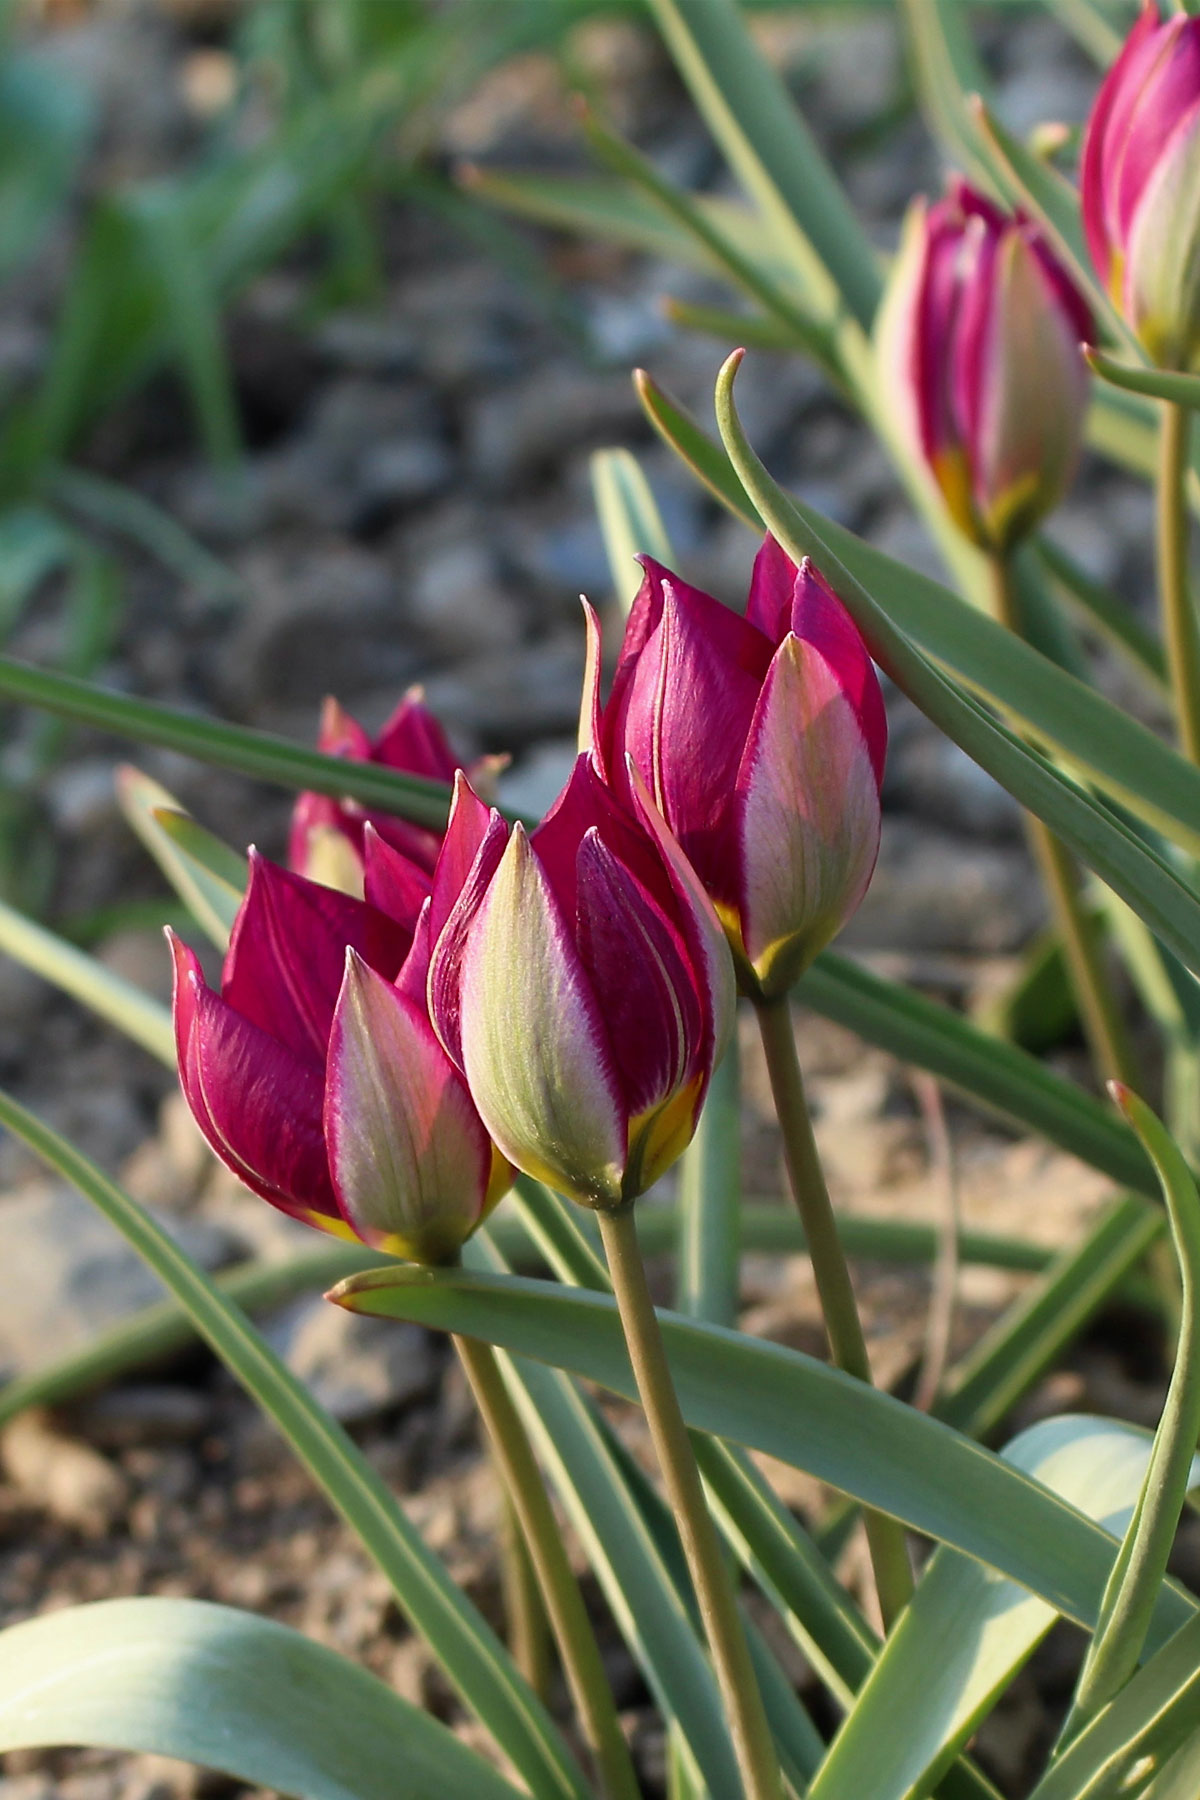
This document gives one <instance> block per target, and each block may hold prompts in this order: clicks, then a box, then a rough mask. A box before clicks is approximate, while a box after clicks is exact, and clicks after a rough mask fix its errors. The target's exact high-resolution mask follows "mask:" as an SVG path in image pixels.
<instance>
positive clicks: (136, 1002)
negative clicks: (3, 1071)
mask: <svg viewBox="0 0 1200 1800" xmlns="http://www.w3.org/2000/svg"><path fill="white" fill-rule="evenodd" d="M0 951H3V952H4V953H5V955H7V956H11V957H12V958H13V960H14V961H15V962H19V963H20V964H21V965H22V967H24V968H26V969H32V970H33V972H34V973H35V974H36V975H41V976H44V977H45V979H46V980H47V981H51V982H53V983H54V985H55V987H57V988H61V989H62V991H63V992H64V993H66V994H70V995H71V996H72V998H73V999H76V1000H78V1001H79V1002H80V1004H81V1005H83V1006H86V1007H88V1008H89V1010H90V1011H92V1012H94V1013H97V1014H98V1015H99V1016H100V1017H101V1018H102V1019H107V1020H108V1021H109V1023H110V1024H113V1025H115V1026H116V1027H117V1028H118V1030H120V1031H123V1032H124V1033H125V1035H126V1036H127V1037H131V1038H132V1039H133V1041H134V1042H135V1043H136V1044H140V1045H141V1046H142V1048H143V1050H148V1051H149V1052H150V1054H151V1056H156V1057H157V1058H158V1059H159V1061H160V1062H165V1063H166V1064H167V1065H168V1066H169V1067H170V1068H174V1067H175V1036H174V1033H173V1031H172V1029H171V1015H170V1013H169V1012H168V1011H167V1009H166V1008H165V1007H164V1006H161V1005H160V1004H159V1002H158V1001H157V1000H152V999H151V998H150V997H149V995H148V994H144V993H143V992H142V990H141V988H139V987H135V986H134V984H133V983H132V982H131V981H126V979H125V977H124V976H123V975H118V974H116V973H115V972H114V971H113V970H111V969H106V968H105V966H104V964H103V963H100V962H97V961H96V959H95V957H93V956H88V955H86V953H85V952H84V951H82V950H77V949H76V948H75V946H74V944H68V943H67V942H66V940H65V939H64V938H60V937H56V936H55V934H54V933H53V932H52V931H47V930H46V928H45V927H44V926H42V925H38V924H35V922H34V921H33V920H32V919H27V918H26V917H25V915H24V913H19V912H18V911H17V910H16V908H15V907H12V906H6V905H5V904H4V902H3V901H0Z"/></svg>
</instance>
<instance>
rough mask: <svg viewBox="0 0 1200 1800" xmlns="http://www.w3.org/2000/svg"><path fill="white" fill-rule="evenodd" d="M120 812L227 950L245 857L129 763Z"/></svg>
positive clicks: (121, 778) (120, 787) (121, 777)
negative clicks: (206, 829)
mask: <svg viewBox="0 0 1200 1800" xmlns="http://www.w3.org/2000/svg"><path fill="white" fill-rule="evenodd" d="M117 796H118V798H119V800H120V802H121V811H122V812H123V813H124V814H125V817H126V819H127V820H128V822H129V824H130V825H131V826H132V828H133V830H134V832H135V833H136V835H137V836H138V837H139V838H140V839H141V842H142V843H143V844H144V846H145V847H146V849H147V850H148V851H149V852H150V855H151V856H152V857H153V858H154V860H155V862H156V863H157V864H158V866H159V868H160V869H161V870H162V872H163V874H164V875H165V876H166V878H167V880H168V881H169V882H170V883H171V886H172V887H173V888H174V889H175V892H176V893H177V894H178V895H179V897H180V899H181V900H182V901H183V903H184V905H185V906H187V907H188V908H189V909H190V911H191V913H192V915H193V917H194V918H195V920H196V923H197V924H198V925H199V926H200V927H201V929H202V930H203V931H205V932H206V933H207V934H208V936H209V937H210V938H211V939H212V941H213V943H214V944H216V946H217V948H218V949H220V950H224V949H226V948H228V945H229V934H230V932H231V931H232V930H233V921H234V918H235V917H236V915H237V910H238V907H239V906H240V905H241V903H242V895H243V893H244V892H245V888H246V859H245V857H244V856H238V855H237V853H236V852H235V851H233V850H230V849H229V847H228V845H226V844H223V843H222V842H221V840H220V838H217V837H214V836H213V835H212V833H211V832H208V831H205V829H204V827H203V826H202V825H198V824H197V823H196V821H195V819H193V818H192V817H191V815H190V814H189V813H188V812H187V811H186V810H185V808H184V807H182V806H181V805H180V803H179V801H178V800H176V799H175V797H174V795H173V794H171V793H168V791H167V789H166V788H165V787H163V786H162V785H161V784H160V783H159V782H157V781H155V780H154V779H153V777H152V776H150V775H145V774H143V773H142V771H141V770H140V769H135V768H132V767H130V765H129V764H128V763H127V764H125V765H124V767H123V768H121V769H120V770H119V771H118V775H117Z"/></svg>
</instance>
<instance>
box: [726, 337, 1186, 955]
mask: <svg viewBox="0 0 1200 1800" xmlns="http://www.w3.org/2000/svg"><path fill="white" fill-rule="evenodd" d="M737 360H738V359H737V358H736V357H731V358H730V360H729V362H728V363H727V364H726V366H725V369H724V370H723V371H722V374H721V378H720V381H719V384H718V400H717V404H718V416H719V419H720V423H721V427H722V431H723V433H724V434H725V435H726V437H727V440H728V448H729V451H730V456H731V458H732V459H733V461H734V464H735V467H736V468H737V469H738V473H739V476H740V478H741V479H742V480H743V482H744V483H745V485H746V487H747V490H748V492H750V494H751V496H752V498H753V500H754V503H755V505H756V507H757V508H758V509H759V511H760V512H761V513H762V514H763V515H764V517H765V518H766V520H767V523H768V524H769V525H770V527H771V529H772V531H773V532H774V533H775V536H776V537H777V538H778V539H779V541H780V543H781V544H782V545H783V547H784V548H785V549H786V550H787V551H788V554H789V555H791V556H792V557H793V558H795V559H796V560H800V559H801V558H802V557H803V556H805V555H809V554H811V555H812V556H813V558H814V560H815V561H816V562H817V564H818V566H819V567H820V568H821V569H822V570H823V572H824V573H825V575H826V576H827V577H828V579H829V580H830V581H831V582H832V585H833V586H834V588H835V589H836V590H837V592H838V594H839V596H840V597H841V600H842V602H843V604H844V605H845V606H846V608H847V610H848V611H849V612H850V614H851V615H852V617H853V618H854V621H855V623H856V625H857V626H858V628H859V630H860V631H861V632H862V634H863V637H864V639H865V641H866V643H867V646H868V648H869V649H870V651H871V654H872V655H873V656H874V657H875V659H876V661H877V662H879V663H880V664H881V666H882V667H883V668H884V669H885V670H886V671H887V673H888V674H889V675H890V676H891V677H892V679H893V680H894V681H895V682H896V683H897V685H898V686H899V687H900V688H902V689H903V691H904V692H905V693H906V694H907V695H908V696H909V698H910V699H911V700H912V701H913V702H914V704H916V705H918V706H919V707H920V708H921V710H922V711H923V712H924V713H925V714H926V716H927V717H928V718H929V719H931V720H932V721H933V723H934V724H935V725H937V726H938V727H939V728H940V729H941V730H943V731H944V732H945V733H946V735H947V736H948V737H950V738H952V739H953V740H954V742H955V743H957V744H958V745H959V747H960V748H961V749H963V750H965V751H966V752H967V754H968V756H970V757H971V758H972V759H973V760H974V761H975V762H977V763H978V764H979V765H980V767H981V768H984V769H986V770H987V771H988V773H989V774H990V775H993V776H994V777H995V778H996V780H997V781H999V782H1000V784H1001V786H1002V787H1005V788H1007V789H1008V791H1009V793H1011V794H1012V795H1013V796H1014V798H1015V799H1017V800H1019V801H1020V802H1021V803H1022V805H1024V806H1026V807H1028V808H1029V810H1030V811H1031V812H1033V813H1036V814H1037V816H1038V817H1039V818H1040V819H1043V820H1044V821H1045V823H1046V824H1047V825H1049V826H1050V828H1051V830H1052V831H1054V832H1055V833H1056V835H1057V836H1058V837H1059V838H1061V839H1062V841H1063V843H1065V844H1066V845H1067V846H1068V847H1069V848H1070V849H1072V850H1074V851H1075V853H1076V854H1077V855H1078V856H1080V857H1081V858H1082V860H1083V861H1084V862H1085V863H1087V865H1088V867H1089V868H1092V869H1094V870H1095V871H1096V873H1097V874H1098V875H1099V876H1100V877H1101V879H1102V880H1104V881H1106V882H1107V883H1108V885H1109V886H1110V887H1111V888H1113V889H1114V890H1115V892H1116V893H1118V894H1119V895H1120V896H1121V898H1122V899H1124V900H1126V901H1128V903H1129V904H1130V905H1131V906H1132V907H1133V908H1134V910H1135V911H1136V912H1137V913H1139V915H1140V916H1141V917H1142V918H1144V919H1145V921H1146V923H1147V924H1148V925H1149V926H1150V928H1151V929H1152V930H1153V931H1154V932H1156V934H1157V935H1158V936H1159V937H1161V938H1162V939H1163V941H1164V943H1167V944H1169V945H1170V947H1171V948H1172V949H1173V950H1174V951H1175V953H1176V955H1177V956H1179V958H1180V960H1181V961H1182V962H1183V963H1184V964H1185V965H1186V966H1187V967H1189V968H1193V969H1200V902H1198V901H1197V898H1196V896H1195V894H1194V893H1192V892H1191V890H1190V889H1189V888H1188V887H1187V885H1186V884H1185V883H1184V882H1183V881H1182V880H1181V879H1180V877H1179V876H1178V875H1177V874H1176V873H1175V871H1174V870H1173V869H1172V868H1171V867H1170V866H1169V865H1168V864H1167V863H1166V862H1165V861H1164V859H1163V858H1162V857H1160V856H1158V855H1157V854H1155V853H1154V852H1153V851H1152V850H1150V849H1149V848H1147V846H1145V845H1144V844H1142V843H1141V842H1140V840H1139V839H1138V838H1137V837H1136V836H1135V835H1134V833H1133V832H1132V831H1130V830H1129V829H1128V827H1127V826H1125V825H1124V824H1123V823H1122V822H1121V821H1120V820H1119V819H1118V818H1117V817H1116V816H1115V815H1114V814H1113V813H1110V812H1109V811H1107V810H1106V809H1105V808H1102V807H1101V806H1100V805H1099V804H1098V803H1097V802H1096V801H1094V800H1092V799H1090V798H1089V797H1088V796H1087V795H1086V794H1084V793H1082V792H1081V791H1079V790H1078V789H1076V788H1074V787H1072V786H1071V785H1070V784H1069V783H1068V782H1066V781H1064V780H1063V778H1062V777H1061V776H1060V775H1058V774H1057V772H1056V771H1055V770H1054V769H1053V768H1052V767H1051V766H1050V765H1049V764H1048V763H1047V762H1046V761H1045V760H1044V759H1043V758H1042V757H1041V756H1039V755H1038V754H1037V753H1036V752H1035V751H1033V750H1031V749H1030V748H1029V747H1028V746H1027V745H1026V744H1025V743H1023V742H1022V741H1021V739H1019V738H1017V737H1016V736H1014V735H1013V733H1012V732H1010V731H1008V730H1007V729H1006V728H1005V727H1004V726H1002V725H1000V724H998V723H996V722H995V721H994V720H993V719H992V718H991V717H990V716H989V714H988V713H986V712H985V711H984V709H983V708H982V707H981V706H979V705H978V704H977V703H975V702H974V701H972V700H971V699H970V698H969V697H968V696H967V695H966V694H964V693H962V692H960V691H959V690H958V689H956V688H955V687H954V685H953V684H952V683H951V682H949V681H948V680H947V679H946V678H945V677H944V676H942V675H940V674H939V673H938V672H937V671H936V670H935V669H934V667H933V666H932V664H931V663H929V662H928V661H927V660H926V658H925V657H924V656H923V655H922V654H921V652H920V651H919V650H917V649H915V648H914V647H913V645H912V644H911V643H910V642H909V641H908V639H907V638H906V637H905V636H904V634H903V632H902V631H901V630H898V629H897V628H896V626H895V625H894V624H893V622H892V620H891V619H890V618H889V616H888V614H887V613H886V612H884V611H883V609H882V608H881V607H880V606H879V605H878V604H877V603H876V602H875V601H874V600H873V599H872V598H871V597H870V595H869V594H868V593H867V592H866V590H865V589H864V588H863V587H862V586H861V585H860V584H859V582H857V581H856V580H855V579H854V578H853V576H851V574H850V572H849V570H847V569H846V568H845V567H844V565H843V564H841V563H840V562H839V561H838V559H837V557H836V556H835V554H834V552H833V551H832V549H831V548H830V546H829V544H828V543H827V542H826V541H825V539H824V538H823V537H822V535H821V532H820V531H819V530H818V529H817V528H816V527H815V526H814V525H813V524H812V523H811V522H810V520H811V515H806V516H802V514H801V513H800V511H798V510H797V508H796V507H794V506H793V505H792V503H791V502H790V501H789V500H788V499H787V497H786V496H785V495H784V494H783V493H782V492H781V490H780V489H779V488H778V487H777V486H776V485H775V483H774V482H773V481H772V480H771V478H770V476H769V475H768V474H767V472H766V470H765V469H764V468H763V465H762V463H761V462H760V461H759V460H758V458H757V456H756V455H755V454H754V452H753V450H752V449H751V448H750V445H749V443H748V441H747V440H746V437H745V434H744V433H743V431H742V428H741V425H740V423H739V421H738V418H737V414H736V411H735V409H734V406H733V394H732V382H733V377H734V375H735V373H736V369H737ZM979 623H982V621H979ZM998 635H999V636H1000V637H1001V638H1006V637H1009V636H1010V634H1007V633H1004V632H999V633H998ZM1011 641H1012V642H1014V643H1015V642H1016V641H1017V640H1016V639H1015V638H1014V639H1012V640H1011ZM1036 660H1041V659H1036ZM1045 667H1046V668H1047V669H1048V670H1050V671H1051V672H1052V674H1053V677H1054V679H1055V680H1056V681H1065V680H1067V679H1068V677H1066V676H1065V675H1063V674H1062V672H1061V671H1060V670H1056V669H1054V668H1053V665H1052V664H1049V663H1046V664H1045ZM1080 691H1081V692H1084V693H1086V692H1087V691H1088V690H1086V689H1083V688H1081V690H1080ZM1114 716H1119V715H1116V709H1115V708H1114ZM1183 766H1184V765H1183V763H1182V760H1181V759H1180V767H1181V768H1182V767H1183ZM1198 816H1200V815H1198Z"/></svg>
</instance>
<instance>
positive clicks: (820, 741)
mask: <svg viewBox="0 0 1200 1800" xmlns="http://www.w3.org/2000/svg"><path fill="white" fill-rule="evenodd" d="M641 561H642V565H643V567H644V569H645V571H646V576H645V580H644V581H643V583H642V587H641V591H640V593H639V594H638V597H637V599H636V601H635V602H634V606H633V611H632V613H631V614H630V618H629V624H628V626H627V628H626V632H625V641H624V644H623V645H622V648H621V655H620V659H619V661H618V663H617V670H616V674H615V677H614V680H613V688H612V693H611V695H610V697H609V700H608V703H607V705H606V706H605V707H604V710H603V713H602V714H600V716H599V721H598V726H597V737H598V746H597V754H598V758H599V761H600V765H601V767H602V768H603V769H604V770H605V771H606V773H608V775H609V776H610V778H611V779H612V780H613V781H614V783H615V784H616V785H617V786H618V788H620V787H621V783H622V775H621V772H622V765H623V759H624V757H625V756H626V755H628V756H629V757H630V758H631V760H632V762H633V764H634V766H635V767H636V768H637V769H638V771H639V772H640V774H641V775H642V777H643V778H644V780H645V782H646V785H647V787H648V788H649V790H650V792H651V794H652V795H653V797H654V801H655V804H656V806H657V808H658V810H659V811H660V812H661V814H662V816H663V818H664V819H665V820H666V823H667V825H668V827H669V828H670V830H671V831H672V832H673V833H674V835H675V836H676V837H677V838H678V840H679V843H680V845H681V847H682V849H683V851H684V854H685V855H686V856H687V858H688V860H689V861H690V863H691V864H692V866H693V868H694V869H695V870H696V873H697V875H698V876H699V879H700V881H701V882H702V883H703V885H704V887H705V889H706V891H707V893H708V894H709V896H710V898H711V899H712V902H713V904H714V906H715V908H716V911H717V914H718V917H719V918H720V920H721V922H722V924H723V925H724V927H725V930H726V933H727V935H728V938H729V942H730V944H731V946H732V949H733V953H734V962H735V966H736V968H737V973H738V979H739V982H740V984H741V986H742V988H743V990H744V991H745V992H746V993H749V994H751V995H754V996H755V997H757V998H768V997H772V996H775V995H778V994H782V993H784V992H786V990H787V989H788V988H789V987H790V986H791V984H792V983H793V982H794V981H795V980H796V979H797V978H798V976H799V975H800V974H801V973H802V972H803V970H804V969H805V968H806V967H807V966H808V964H809V963H810V962H811V961H812V959H813V957H814V956H815V955H816V954H817V952H818V951H819V950H821V949H823V948H824V947H825V945H826V944H827V943H828V942H829V941H830V939H831V938H832V937H833V936H834V935H835V934H836V933H837V932H838V931H839V930H840V929H841V927H842V926H843V925H844V924H845V922H846V920H847V919H848V918H849V917H850V914H851V913H852V912H853V911H854V909H855V907H856V906H857V905H858V903H859V901H860V900H861V899H862V896H863V893H864V892H865V890H866V886H867V883H868V881H869V880H870V878H871V872H872V870H873V869H874V867H875V858H876V855H877V853H878V849H879V784H880V781H881V779H882V775H883V759H884V754H885V750H886V745H887V722H886V719H885V717H884V710H883V697H882V695H881V693H880V690H879V682H878V680H877V678H876V675H875V670H874V667H873V665H872V663H871V659H870V657H869V655H868V654H867V650H866V647H865V645H864V644H863V641H862V639H861V637H860V636H859V634H858V631H857V629H856V628H855V626H854V623H853V621H852V620H851V618H850V615H849V614H848V613H847V612H846V610H845V608H844V607H843V606H842V604H841V602H840V601H839V600H838V599H837V597H836V596H835V595H834V594H833V592H832V591H831V589H830V588H829V587H828V585H827V584H826V582H825V581H824V580H823V578H822V577H821V576H820V574H818V572H817V570H816V569H814V568H813V566H812V564H811V563H809V562H805V563H804V565H803V566H802V567H801V568H800V569H797V568H796V565H795V564H794V563H793V562H792V561H791V560H790V558H789V557H788V556H787V555H786V554H785V553H784V551H783V550H781V549H780V547H779V545H778V544H777V543H776V542H775V540H774V539H773V538H770V537H768V538H767V540H766V542H765V543H764V544H763V546H762V549H761V550H760V551H759V553H758V557H757V559H756V561H755V565H754V576H753V580H752V582H751V586H750V597H749V602H748V605H747V610H746V616H745V617H744V618H742V617H740V616H739V615H738V614H737V613H735V612H732V611H730V610H729V608H728V607H725V606H722V605H721V604H720V602H719V601H717V600H714V599H712V597H711V596H710V595H708V594H705V593H701V592H700V590H699V589H697V588H692V587H688V586H687V585H686V584H685V583H684V582H682V581H680V580H679V579H678V577H677V576H675V575H672V574H671V572H670V571H669V570H668V569H664V568H663V567H662V566H661V565H660V564H658V563H656V562H654V561H653V560H652V559H651V558H650V557H643V558H642V559H641ZM595 660H597V661H598V658H597V659H595Z"/></svg>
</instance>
